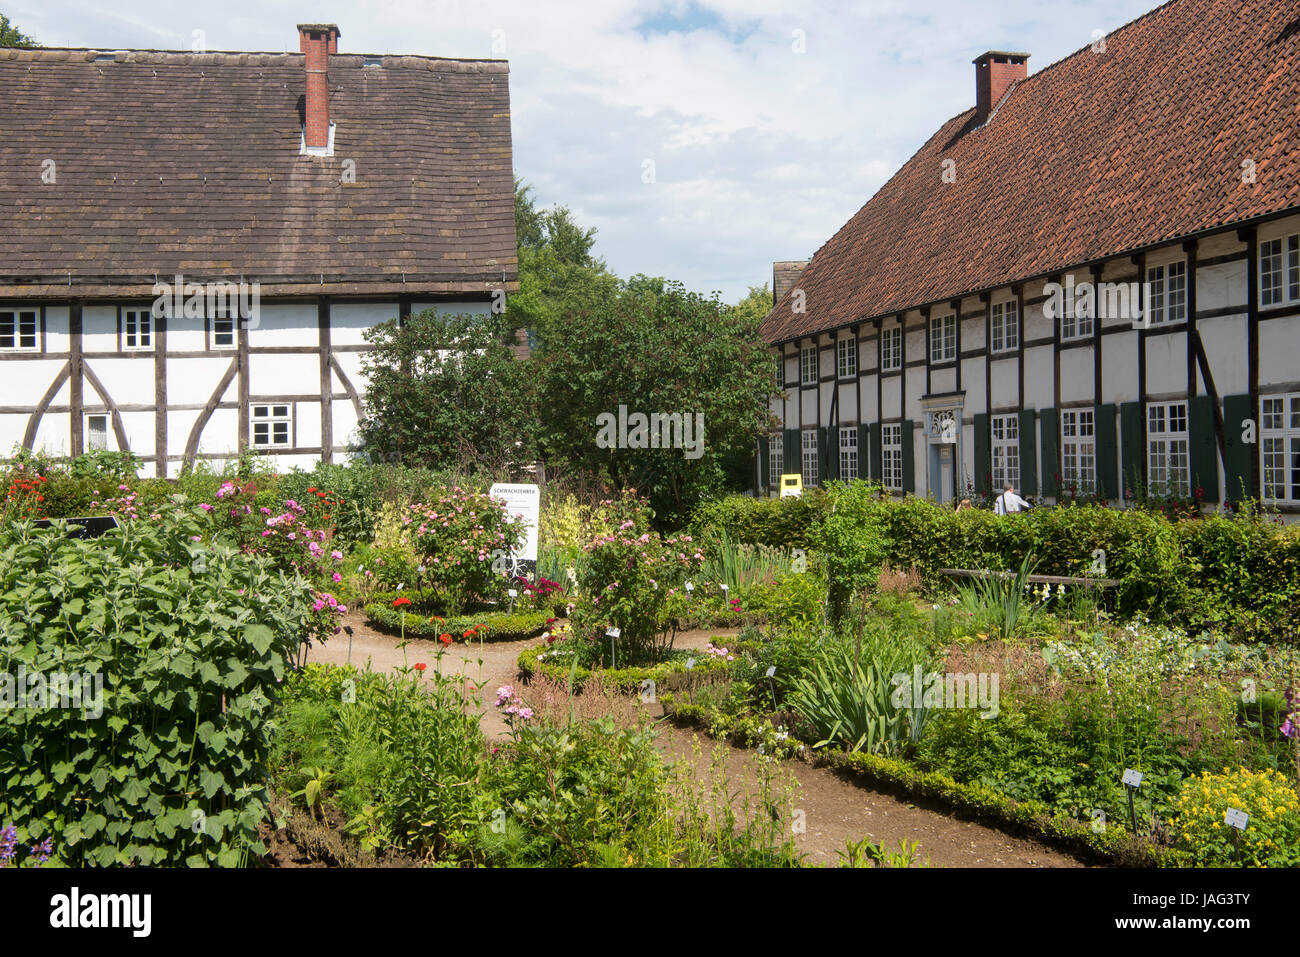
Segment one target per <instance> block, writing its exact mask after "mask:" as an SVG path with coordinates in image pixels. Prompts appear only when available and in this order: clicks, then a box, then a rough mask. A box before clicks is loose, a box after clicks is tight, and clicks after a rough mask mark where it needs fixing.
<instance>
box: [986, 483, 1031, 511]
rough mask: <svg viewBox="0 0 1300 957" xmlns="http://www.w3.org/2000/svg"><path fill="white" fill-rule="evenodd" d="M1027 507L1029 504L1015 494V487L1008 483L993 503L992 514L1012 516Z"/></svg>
mask: <svg viewBox="0 0 1300 957" xmlns="http://www.w3.org/2000/svg"><path fill="white" fill-rule="evenodd" d="M1029 507H1030V505H1029V503H1028V502H1026V501H1025V500H1024V499H1023V498H1021V497H1020V496H1019V495H1017V494H1016V489H1015V486H1014V485H1012V484H1011V483H1010V482H1008V483H1007V485H1006V488H1005V489H1003V491H1002V494H1001V495H999V496H998V497H997V500H996V501H995V502H994V503H993V513H994V514H995V515H1014V514H1016V513H1017V512H1022V511H1024V510H1025V509H1027V508H1029Z"/></svg>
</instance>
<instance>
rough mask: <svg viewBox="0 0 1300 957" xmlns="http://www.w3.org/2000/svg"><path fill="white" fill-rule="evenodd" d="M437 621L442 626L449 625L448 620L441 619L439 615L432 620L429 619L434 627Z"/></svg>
mask: <svg viewBox="0 0 1300 957" xmlns="http://www.w3.org/2000/svg"><path fill="white" fill-rule="evenodd" d="M435 621H436V622H437V623H438V624H440V625H445V624H446V623H447V622H446V619H443V618H439V617H438V616H437V615H434V616H433V617H432V618H430V619H429V624H431V625H432V624H433V623H434V622H435Z"/></svg>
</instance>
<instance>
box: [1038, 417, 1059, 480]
mask: <svg viewBox="0 0 1300 957" xmlns="http://www.w3.org/2000/svg"><path fill="white" fill-rule="evenodd" d="M1039 418H1040V422H1041V423H1042V432H1043V435H1042V443H1041V445H1040V448H1041V449H1042V450H1043V455H1042V459H1043V494H1044V495H1047V496H1051V497H1053V498H1055V497H1056V496H1058V495H1060V494H1061V481H1060V479H1059V478H1058V476H1059V475H1060V474H1061V416H1060V414H1059V413H1058V412H1057V411H1056V410H1055V409H1044V410H1043V411H1042V412H1040V413H1039Z"/></svg>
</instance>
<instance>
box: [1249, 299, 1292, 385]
mask: <svg viewBox="0 0 1300 957" xmlns="http://www.w3.org/2000/svg"><path fill="white" fill-rule="evenodd" d="M1296 381H1300V316H1288V317H1287V318H1285V319H1269V320H1268V321H1267V322H1261V323H1260V324H1259V384H1260V388H1261V389H1262V388H1264V387H1266V386H1268V385H1270V384H1274V383H1282V382H1296Z"/></svg>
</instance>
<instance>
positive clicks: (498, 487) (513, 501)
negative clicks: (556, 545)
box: [488, 482, 542, 578]
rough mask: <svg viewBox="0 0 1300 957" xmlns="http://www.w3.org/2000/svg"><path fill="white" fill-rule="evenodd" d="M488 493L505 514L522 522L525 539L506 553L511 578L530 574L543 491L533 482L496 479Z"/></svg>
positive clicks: (532, 574)
mask: <svg viewBox="0 0 1300 957" xmlns="http://www.w3.org/2000/svg"><path fill="white" fill-rule="evenodd" d="M488 494H489V495H491V496H492V498H494V499H496V500H497V501H499V502H501V503H503V504H504V505H505V507H506V515H507V516H509V517H510V518H513V519H514V520H515V521H516V522H522V523H523V527H524V540H523V542H522V543H521V544H520V545H519V547H518V548H515V549H512V550H511V551H510V553H509V554H508V555H507V556H506V558H507V568H506V574H507V575H508V576H509V577H510V578H517V577H522V578H533V577H535V576H536V574H537V523H538V515H539V514H540V513H541V506H542V493H541V490H540V489H539V488H538V487H537V486H536V485H509V484H506V483H504V482H498V483H497V484H495V485H493V486H492V488H491V489H489V490H488Z"/></svg>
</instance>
